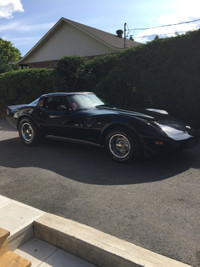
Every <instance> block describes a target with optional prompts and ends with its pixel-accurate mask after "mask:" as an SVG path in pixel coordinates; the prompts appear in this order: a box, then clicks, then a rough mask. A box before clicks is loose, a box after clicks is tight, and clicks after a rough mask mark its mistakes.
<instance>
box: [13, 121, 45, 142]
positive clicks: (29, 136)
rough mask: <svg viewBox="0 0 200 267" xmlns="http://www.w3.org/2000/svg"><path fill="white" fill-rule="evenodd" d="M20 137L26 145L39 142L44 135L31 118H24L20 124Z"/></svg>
mask: <svg viewBox="0 0 200 267" xmlns="http://www.w3.org/2000/svg"><path fill="white" fill-rule="evenodd" d="M18 131H19V137H20V139H21V141H22V142H23V143H24V144H25V145H29V146H31V145H35V144H38V143H39V141H41V139H42V135H41V132H40V130H39V129H38V127H37V126H36V125H35V123H34V122H32V121H31V120H30V119H29V118H24V119H22V120H21V121H20V123H19V126H18Z"/></svg>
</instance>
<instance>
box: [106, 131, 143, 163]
mask: <svg viewBox="0 0 200 267" xmlns="http://www.w3.org/2000/svg"><path fill="white" fill-rule="evenodd" d="M105 147H106V150H107V153H108V155H109V156H110V157H111V158H112V159H114V160H115V161H118V162H127V161H130V160H133V159H136V158H137V157H138V156H139V154H140V145H139V142H138V139H137V137H136V136H135V135H134V134H133V133H132V132H131V131H130V130H128V129H124V128H115V129H113V130H111V131H110V132H109V133H108V134H107V136H106V140H105Z"/></svg>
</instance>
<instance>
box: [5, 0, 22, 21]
mask: <svg viewBox="0 0 200 267" xmlns="http://www.w3.org/2000/svg"><path fill="white" fill-rule="evenodd" d="M16 11H19V12H24V9H23V6H22V3H21V2H20V0H1V1H0V18H8V19H9V18H12V17H13V12H16Z"/></svg>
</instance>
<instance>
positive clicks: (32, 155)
mask: <svg viewBox="0 0 200 267" xmlns="http://www.w3.org/2000/svg"><path fill="white" fill-rule="evenodd" d="M0 194H1V195H3V196H7V197H9V198H13V199H15V200H18V201H21V202H23V203H26V204H28V205H31V206H34V207H36V208H39V209H42V210H44V211H47V212H50V213H54V214H57V215H60V216H63V217H66V218H69V219H73V220H75V221H78V222H81V223H84V224H87V225H90V226H92V227H94V228H97V229H99V230H102V231H104V232H106V233H109V234H112V235H114V236H117V237H119V238H122V239H124V240H127V241H130V242H132V243H134V244H136V245H139V246H142V247H145V248H147V249H150V250H152V251H155V252H157V253H160V254H163V255H166V256H168V257H171V258H173V259H176V260H179V261H182V262H185V263H188V264H191V265H193V266H200V146H198V147H196V148H195V149H193V150H191V151H187V152H183V153H177V154H173V155H172V154H171V155H166V156H160V155H159V156H154V157H150V158H144V159H140V160H138V161H137V162H135V163H132V164H119V163H115V162H113V161H112V160H110V159H109V158H108V157H107V156H106V154H105V153H104V150H103V149H102V148H99V147H96V146H88V145H86V144H79V143H70V142H69V141H62V140H59V139H55V138H48V139H47V140H46V141H45V142H44V143H43V144H41V145H40V146H36V147H26V146H24V145H23V144H22V143H21V142H20V140H19V138H18V133H17V132H16V131H15V130H13V128H12V127H11V126H9V125H8V123H7V122H6V121H4V120H0Z"/></svg>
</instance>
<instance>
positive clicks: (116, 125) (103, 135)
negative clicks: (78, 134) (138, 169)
mask: <svg viewBox="0 0 200 267" xmlns="http://www.w3.org/2000/svg"><path fill="white" fill-rule="evenodd" d="M117 128H123V129H125V130H128V131H130V132H131V133H132V134H133V135H134V136H135V137H136V138H137V140H138V141H139V143H140V144H141V145H142V146H143V142H142V140H141V137H140V136H139V134H138V133H137V131H136V130H135V129H134V128H132V127H130V126H128V125H127V124H123V123H113V124H110V125H108V126H107V127H106V128H104V129H103V131H102V133H101V137H100V145H103V144H104V141H105V138H106V136H107V134H108V133H109V132H110V131H112V130H114V129H117Z"/></svg>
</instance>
